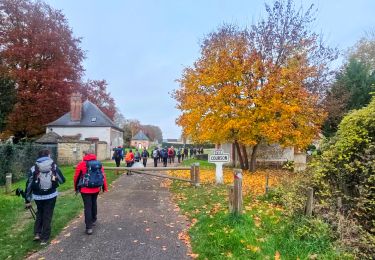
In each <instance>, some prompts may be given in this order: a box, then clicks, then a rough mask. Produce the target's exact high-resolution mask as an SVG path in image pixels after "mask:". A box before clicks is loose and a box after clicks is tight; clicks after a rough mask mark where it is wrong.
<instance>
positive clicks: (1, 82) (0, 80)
mask: <svg viewBox="0 0 375 260" xmlns="http://www.w3.org/2000/svg"><path fill="white" fill-rule="evenodd" d="M15 97H16V89H15V86H14V82H13V81H12V80H10V79H9V78H7V77H6V76H0V133H1V132H3V131H4V130H5V126H6V120H7V118H8V115H9V113H10V112H11V111H12V108H13V104H14V100H15Z"/></svg>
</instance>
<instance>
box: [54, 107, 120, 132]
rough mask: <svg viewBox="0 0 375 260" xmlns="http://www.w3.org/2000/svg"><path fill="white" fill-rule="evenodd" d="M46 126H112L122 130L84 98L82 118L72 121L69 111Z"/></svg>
mask: <svg viewBox="0 0 375 260" xmlns="http://www.w3.org/2000/svg"><path fill="white" fill-rule="evenodd" d="M47 126H52V127H53V126H66V127H70V126H71V127H77V126H78V127H81V126H82V127H98V126H103V127H113V128H115V129H117V130H120V131H123V130H122V129H121V128H119V127H118V126H116V125H115V123H113V121H112V120H111V119H110V118H109V117H108V116H107V115H106V114H104V113H103V112H102V111H101V110H100V109H99V108H98V107H97V106H96V105H94V104H93V103H91V102H90V101H88V100H86V101H85V102H83V104H82V118H81V121H72V120H71V119H70V112H68V113H66V114H65V115H63V116H62V117H60V118H59V119H57V120H55V121H53V122H51V123H49V124H47Z"/></svg>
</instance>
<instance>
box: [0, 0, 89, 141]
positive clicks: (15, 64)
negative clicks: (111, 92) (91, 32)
mask: <svg viewBox="0 0 375 260" xmlns="http://www.w3.org/2000/svg"><path fill="white" fill-rule="evenodd" d="M0 28H1V34H0V46H1V49H0V61H1V64H0V67H1V71H3V72H5V73H6V75H8V76H9V77H10V79H12V80H13V81H14V82H15V86H16V100H15V104H14V106H13V108H12V111H11V112H10V114H9V117H8V122H9V123H8V125H7V127H8V129H9V130H11V131H12V132H13V133H14V134H15V136H16V137H18V138H21V137H25V136H26V137H30V136H34V135H36V134H39V133H41V132H43V131H44V125H45V124H46V123H48V122H51V121H53V120H55V119H56V118H57V117H59V116H61V115H62V114H64V113H65V112H66V111H68V110H69V95H70V94H71V93H72V92H73V91H75V90H77V88H78V81H79V79H80V77H81V74H82V71H83V69H82V66H81V61H82V59H83V58H84V53H83V51H82V50H81V49H80V47H79V44H80V39H78V38H75V37H73V35H72V31H71V29H70V28H69V26H68V23H67V20H66V18H65V17H64V15H63V14H62V13H61V11H59V10H54V9H53V8H51V7H50V6H49V5H47V4H46V3H44V2H41V1H37V2H33V1H30V0H2V1H0Z"/></svg>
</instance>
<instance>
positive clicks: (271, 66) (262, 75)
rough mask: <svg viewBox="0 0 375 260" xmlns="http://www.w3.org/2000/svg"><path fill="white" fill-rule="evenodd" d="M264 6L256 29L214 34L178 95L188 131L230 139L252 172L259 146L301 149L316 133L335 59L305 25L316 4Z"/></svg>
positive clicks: (201, 138)
mask: <svg viewBox="0 0 375 260" xmlns="http://www.w3.org/2000/svg"><path fill="white" fill-rule="evenodd" d="M266 10H267V12H268V17H267V19H265V20H261V21H260V22H259V23H258V24H256V25H254V26H252V28H251V30H238V29H237V28H236V27H235V26H230V25H229V26H228V25H225V26H223V27H221V28H220V29H219V30H218V31H217V32H214V33H211V34H209V35H208V36H207V37H206V38H205V40H204V41H203V44H202V46H201V57H200V58H199V59H198V60H197V61H196V62H195V63H194V65H193V67H191V68H186V69H185V70H184V72H183V75H182V77H181V78H180V79H179V82H180V85H181V88H180V89H178V90H176V91H175V92H174V93H173V97H174V98H175V99H176V100H177V103H178V105H177V107H178V108H179V109H180V110H181V111H182V115H181V116H180V117H179V118H178V119H177V124H178V125H180V126H182V128H183V135H184V136H189V137H190V138H191V139H192V140H193V141H196V142H204V141H209V142H213V143H222V142H233V143H234V145H235V147H236V150H237V154H238V156H239V161H240V164H241V168H244V169H246V168H249V169H250V170H252V171H253V170H255V158H256V151H257V147H258V145H259V144H260V143H262V142H263V143H269V144H272V143H279V144H281V145H282V146H296V147H298V148H303V147H306V146H307V145H308V144H309V143H310V142H311V141H312V139H313V138H314V137H315V136H316V135H317V133H318V132H319V128H320V125H321V124H322V120H323V119H324V112H323V110H322V107H321V106H320V104H319V101H320V98H321V93H322V86H323V87H324V86H326V84H322V82H325V80H327V79H328V78H329V75H330V71H329V70H328V68H327V66H328V62H329V61H330V60H331V59H333V58H334V57H335V51H334V50H332V49H329V48H326V47H324V45H322V43H321V41H319V40H318V39H317V35H316V34H314V33H311V32H310V31H309V30H308V29H307V28H308V25H309V23H310V22H311V21H312V15H311V8H310V9H308V11H307V12H305V13H302V11H301V9H300V10H297V11H296V10H295V9H294V7H293V6H292V2H291V1H288V2H287V3H284V2H283V1H276V2H275V4H274V6H273V7H272V8H271V7H269V6H267V5H266ZM319 61H320V63H319ZM246 146H252V147H253V149H252V154H251V158H250V165H248V157H247V150H246Z"/></svg>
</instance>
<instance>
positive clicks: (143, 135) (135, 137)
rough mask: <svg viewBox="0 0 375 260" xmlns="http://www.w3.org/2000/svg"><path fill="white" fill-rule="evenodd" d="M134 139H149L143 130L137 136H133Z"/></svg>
mask: <svg viewBox="0 0 375 260" xmlns="http://www.w3.org/2000/svg"><path fill="white" fill-rule="evenodd" d="M132 140H145V141H149V139H148V137H147V136H146V135H145V134H144V133H143V131H139V132H138V133H137V134H136V135H135V136H133V138H132Z"/></svg>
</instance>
